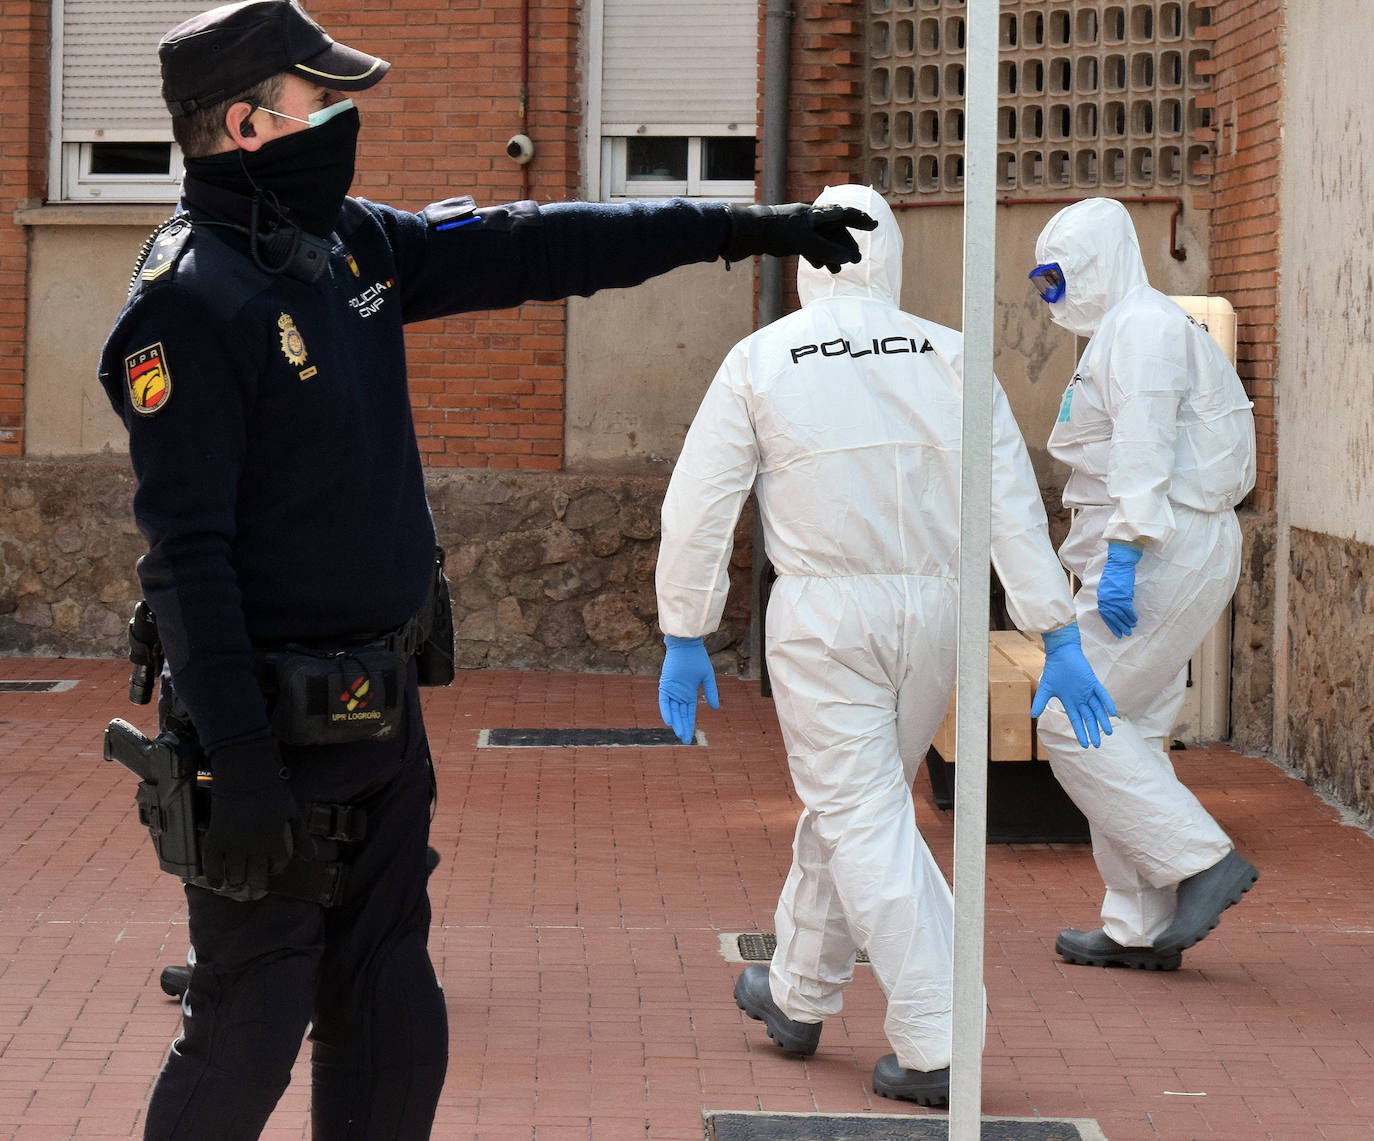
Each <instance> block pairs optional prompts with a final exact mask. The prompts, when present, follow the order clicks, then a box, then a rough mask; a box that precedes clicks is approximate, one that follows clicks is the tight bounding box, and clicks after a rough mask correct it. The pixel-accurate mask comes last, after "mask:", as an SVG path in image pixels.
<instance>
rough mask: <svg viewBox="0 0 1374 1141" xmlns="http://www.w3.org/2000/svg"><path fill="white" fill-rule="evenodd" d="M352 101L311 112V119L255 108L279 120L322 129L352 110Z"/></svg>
mask: <svg viewBox="0 0 1374 1141" xmlns="http://www.w3.org/2000/svg"><path fill="white" fill-rule="evenodd" d="M352 107H353V100H352V99H341V100H339V102H337V103H331V104H330V105H329V106H328V107H321V108H320V109H319V110H318V111H311V112H310V118H308V119H302V118H301V117H300V116H299V115H288V114H286V113H285V112H284V111H273V110H272V108H271V107H254V108H253V110H255V111H266V112H267V113H268V114H269V115H275V116H276V117H277V118H278V119H290V120H291V121H292V122H293V123H304V124H305V125H306V126H307V127H321V126H323V125H324V124H325V123H327V122H329V120H330V119H332V118H334V116H335V115H342V114H343V113H344V112H345V111H349V110H352Z"/></svg>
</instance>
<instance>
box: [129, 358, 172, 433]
mask: <svg viewBox="0 0 1374 1141" xmlns="http://www.w3.org/2000/svg"><path fill="white" fill-rule="evenodd" d="M124 380H125V382H126V383H127V384H128V386H129V403H130V404H131V405H133V409H134V411H135V412H137V413H138V414H139V415H140V416H151V415H152V414H153V413H154V412H157V411H158V410H159V409H162V408H165V407H167V401H168V400H170V399H171V398H172V374H171V372H169V371H168V368H167V352H166V350H165V349H164V348H163V347H162V342H161V341H156V342H154V343H153V344H151V345H149V346H148V347H147V348H146V349H139V350H138V352H136V353H131V354H130V355H129V356H127V357H125V358H124Z"/></svg>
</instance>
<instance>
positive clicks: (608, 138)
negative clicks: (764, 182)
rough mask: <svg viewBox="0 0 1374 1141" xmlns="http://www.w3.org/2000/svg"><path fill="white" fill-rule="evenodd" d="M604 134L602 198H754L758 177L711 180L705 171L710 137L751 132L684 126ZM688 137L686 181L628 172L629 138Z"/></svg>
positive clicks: (740, 136) (746, 136)
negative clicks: (638, 176) (635, 176)
mask: <svg viewBox="0 0 1374 1141" xmlns="http://www.w3.org/2000/svg"><path fill="white" fill-rule="evenodd" d="M605 130H606V129H605V128H603V133H602V137H601V197H602V199H604V200H606V201H624V200H626V199H632V198H674V197H677V198H709V199H715V200H728V201H736V200H737V201H749V202H752V201H753V200H754V186H755V183H754V179H752V178H751V179H750V180H749V181H747V182H746V181H744V180H743V179H707V178H703V177H702V174H701V164H702V152H703V150H704V147H703V145H702V144H703V142H704V140H705V139H708V138H729V137H731V136H734V137H739V138H748V139H754V138H755V135H754V133H753V132H752V131H750V132H749V133H748V134H747V135H746V134H744V133H742V132H740V131H738V130H736V131H730V130H712V129H711V128H709V127H708V128H694V131H696V132H698V133H691V134H689V133H687V132H685V131H684V130H683V129H682V128H680V127H674V128H669V129H660V130H656V131H652V132H651V131H641V130H635V131H633V132H629V131H623V132H619V133H616V134H607V133H605ZM645 136H649V137H653V138H685V139H686V140H687V177H686V179H684V180H681V181H678V180H666V181H663V182H655V181H651V180H647V179H631V178H629V177H627V175H626V163H627V156H628V151H629V147H628V145H627V143H628V140H629V139H630V138H633V137H645Z"/></svg>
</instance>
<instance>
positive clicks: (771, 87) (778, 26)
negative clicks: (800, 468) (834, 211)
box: [749, 0, 793, 697]
mask: <svg viewBox="0 0 1374 1141" xmlns="http://www.w3.org/2000/svg"><path fill="white" fill-rule="evenodd" d="M792 18H793V12H792V8H791V5H790V3H789V0H768V7H767V9H766V11H765V13H764V24H763V138H762V144H763V145H762V150H763V156H762V161H761V163H760V173H759V198H760V200H761V201H762V202H764V203H766V204H768V205H773V204H776V203H779V202H784V201H786V194H787V97H788V91H789V88H790V86H791V51H792ZM782 266H783V263H782V262H781V261H780V260H779V259H777V258H775V257H773V256H771V255H769V254H764V255H763V256H762V257H760V258H759V259H758V273H759V309H758V326H757V327H758V328H760V329H761V328H763V327H764V326H765V325H770V324H772V323H773V322H774V321H776V320H777V319H778V318H779V317H781V316H782ZM756 507H757V504H756ZM769 569H770V567H769V564H768V559H767V557H766V556H765V555H764V553H763V527H762V526H761V525H760V523H759V516H758V511H757V510H755V512H754V559H753V566H752V568H751V570H750V582H751V587H752V590H751V595H750V597H751V598H752V599H753V605H752V606H750V608H749V661H750V672H751V673H753V674H754V675H755V676H756V677H758V679H759V688H760V690H761V691H762V693H763V695H764V696H765V697H769V696H771V695H772V687H771V686H770V685H769V683H768V665H767V663H766V662H765V661H764V660H763V656H764V652H763V612H764V605H765V599H766V592H767V589H768V582H769V576H768V571H769Z"/></svg>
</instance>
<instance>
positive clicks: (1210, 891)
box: [1155, 848, 1259, 953]
mask: <svg viewBox="0 0 1374 1141" xmlns="http://www.w3.org/2000/svg"><path fill="white" fill-rule="evenodd" d="M1257 879H1259V872H1257V871H1256V870H1255V867H1254V865H1253V864H1251V863H1250V861H1249V860H1247V859H1246V858H1245V857H1244V856H1242V855H1241V854H1240V853H1239V852H1237V851H1236V850H1235V849H1234V848H1232V849H1231V850H1230V851H1229V852H1227V853H1226V855H1224V856H1222V858H1221V859H1220V860H1218V861H1217V862H1216V863H1215V864H1213V865H1212V866H1211V867H1210V868H1205V869H1203V870H1202V871H1200V872H1198V873H1197V875H1193V876H1189V877H1188V878H1187V879H1186V880H1184V881H1183V882H1182V883H1181V884H1179V885H1178V904H1177V907H1176V908H1175V910H1174V921H1173V922H1172V923H1170V924H1169V926H1168V927H1167V928H1166V929H1165V931H1164V934H1163V935H1161V936H1160V937H1159V938H1158V939H1156V940H1155V950H1156V951H1162V952H1166V953H1167V952H1172V951H1182V950H1185V949H1186V948H1188V947H1191V946H1192V945H1193V944H1194V943H1197V942H1199V941H1200V940H1202V939H1205V938H1207V933H1208V932H1209V931H1211V930H1212V928H1213V927H1215V926H1216V925H1217V924H1218V923H1220V922H1221V913H1222V912H1223V911H1225V910H1226V909H1227V908H1228V907H1230V906H1231V905H1232V904H1233V903H1239V902H1240V897H1241V896H1242V895H1244V894H1245V893H1246V892H1247V891H1249V890H1250V885H1251V884H1253V883H1254V882H1255V881H1256V880H1257Z"/></svg>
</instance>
